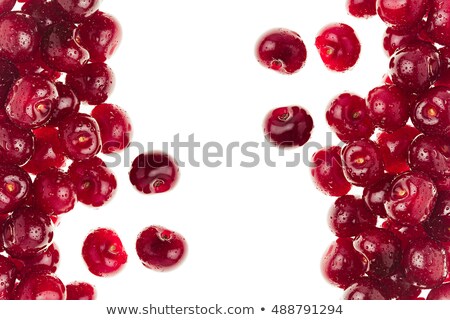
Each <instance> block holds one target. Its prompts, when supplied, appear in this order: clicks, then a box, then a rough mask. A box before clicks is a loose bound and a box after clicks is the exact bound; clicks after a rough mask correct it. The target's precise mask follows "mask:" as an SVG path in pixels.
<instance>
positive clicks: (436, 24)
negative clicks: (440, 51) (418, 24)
mask: <svg viewBox="0 0 450 320" xmlns="http://www.w3.org/2000/svg"><path fill="white" fill-rule="evenodd" d="M429 2H430V11H429V13H428V19H427V23H426V28H427V35H428V36H429V37H430V38H431V39H432V40H433V41H435V42H437V43H439V44H442V45H444V46H450V3H448V1H441V0H430V1H429Z"/></svg>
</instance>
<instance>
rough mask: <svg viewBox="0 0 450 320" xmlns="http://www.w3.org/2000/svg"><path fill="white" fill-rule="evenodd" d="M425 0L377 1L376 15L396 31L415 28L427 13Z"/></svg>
mask: <svg viewBox="0 0 450 320" xmlns="http://www.w3.org/2000/svg"><path fill="white" fill-rule="evenodd" d="M427 9H428V1H427V0H406V1H397V0H377V13H378V15H379V16H380V18H381V20H383V21H384V22H385V23H386V24H387V25H389V26H391V27H395V28H397V29H406V28H410V27H413V26H416V25H417V24H418V23H419V22H420V21H421V20H422V18H423V17H424V16H425V14H426V13H427Z"/></svg>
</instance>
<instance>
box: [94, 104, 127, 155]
mask: <svg viewBox="0 0 450 320" xmlns="http://www.w3.org/2000/svg"><path fill="white" fill-rule="evenodd" d="M91 115H92V117H93V118H94V119H95V120H97V123H98V126H99V128H100V136H101V138H102V152H103V153H105V154H110V153H113V152H119V151H122V150H123V149H125V148H126V147H128V145H129V144H130V140H131V136H132V127H131V121H130V118H129V117H128V115H127V113H126V112H125V110H124V109H122V108H120V107H119V106H117V105H115V104H109V103H103V104H99V105H98V106H96V107H95V108H94V109H93V110H92V112H91Z"/></svg>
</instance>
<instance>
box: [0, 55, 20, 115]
mask: <svg viewBox="0 0 450 320" xmlns="http://www.w3.org/2000/svg"><path fill="white" fill-rule="evenodd" d="M19 77H20V75H19V70H17V67H16V65H15V64H13V63H11V62H10V61H8V60H6V59H0V108H3V106H4V105H5V102H6V98H7V97H8V92H9V90H10V89H11V87H12V86H13V84H14V83H15V82H16V80H17V79H19Z"/></svg>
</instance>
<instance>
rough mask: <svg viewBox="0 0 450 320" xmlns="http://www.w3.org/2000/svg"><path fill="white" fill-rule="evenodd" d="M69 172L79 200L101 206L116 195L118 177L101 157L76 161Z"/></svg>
mask: <svg viewBox="0 0 450 320" xmlns="http://www.w3.org/2000/svg"><path fill="white" fill-rule="evenodd" d="M68 173H69V175H70V177H71V179H72V181H73V182H74V184H75V189H76V193H77V198H78V201H80V202H82V203H84V204H86V205H90V206H93V207H100V206H102V205H103V204H105V203H106V202H107V201H109V200H110V199H111V198H112V197H113V196H114V192H115V190H116V188H117V182H116V178H115V176H114V174H113V173H112V172H111V171H110V170H109V169H108V168H107V167H106V165H105V163H104V162H103V161H102V160H100V159H99V158H97V157H94V158H90V159H87V160H81V161H74V162H73V163H72V164H71V165H70V167H69V170H68Z"/></svg>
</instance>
